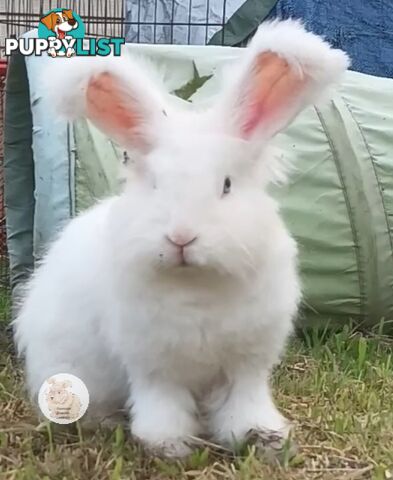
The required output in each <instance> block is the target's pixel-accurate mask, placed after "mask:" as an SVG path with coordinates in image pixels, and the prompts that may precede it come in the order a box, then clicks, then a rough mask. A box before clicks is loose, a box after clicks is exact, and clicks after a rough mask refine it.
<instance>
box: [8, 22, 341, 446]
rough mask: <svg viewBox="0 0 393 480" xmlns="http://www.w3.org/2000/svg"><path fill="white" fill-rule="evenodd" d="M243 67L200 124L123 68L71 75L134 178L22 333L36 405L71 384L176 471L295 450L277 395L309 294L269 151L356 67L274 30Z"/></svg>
mask: <svg viewBox="0 0 393 480" xmlns="http://www.w3.org/2000/svg"><path fill="white" fill-rule="evenodd" d="M283 38H285V40H284V43H285V45H284V46H283V45H282V39H283ZM284 47H285V48H284ZM276 49H277V52H279V53H273V52H276ZM287 50H289V53H288V52H287ZM249 51H250V53H249V55H248V56H246V59H245V61H244V63H243V67H242V68H241V69H240V73H239V75H235V76H234V78H233V82H231V84H230V86H229V88H228V89H227V92H226V93H225V94H224V95H223V97H222V101H221V103H220V102H218V104H217V106H216V107H215V108H213V109H211V110H208V111H206V112H185V111H182V110H181V109H178V108H177V107H174V106H173V105H172V104H171V102H167V100H166V97H165V94H164V93H163V92H160V90H159V88H158V87H157V86H156V85H155V84H153V83H150V81H149V79H148V77H145V76H144V75H143V72H141V71H139V68H134V67H135V65H132V64H131V65H129V64H128V62H127V61H126V62H125V65H123V64H121V63H118V62H115V61H113V60H110V61H109V60H106V61H105V62H107V63H105V62H96V63H91V64H89V63H87V64H86V63H84V64H82V63H78V66H77V67H74V69H72V68H70V67H68V66H67V81H68V82H70V83H71V84H72V85H74V89H71V90H72V91H74V95H75V98H71V99H68V103H66V104H64V105H62V108H63V110H64V109H66V108H67V107H68V108H70V107H69V106H70V105H72V108H76V107H75V105H76V106H78V107H80V108H81V110H82V111H81V112H79V114H85V115H87V116H88V117H89V118H90V119H92V120H93V121H94V122H95V123H96V125H98V126H99V127H100V128H102V129H103V130H104V131H106V132H107V133H108V134H110V135H111V136H113V137H114V138H115V139H116V140H117V141H118V142H119V143H121V144H122V145H125V146H126V147H132V148H133V151H134V157H133V158H134V174H135V175H134V177H133V178H132V179H129V181H128V182H127V184H126V186H125V189H124V192H123V193H122V194H121V195H120V196H118V197H114V198H112V199H108V200H106V201H104V202H102V203H101V204H99V205H98V206H96V207H93V208H92V209H91V210H89V211H88V212H85V213H84V214H82V215H81V216H80V217H78V218H76V219H74V220H72V221H71V222H70V224H69V225H68V226H67V227H66V228H65V230H64V231H63V233H62V234H61V235H60V237H59V239H58V240H57V241H56V242H55V243H54V244H53V246H52V248H51V249H50V251H49V253H48V255H47V256H46V258H45V259H44V262H43V265H42V266H41V267H40V268H39V269H38V271H37V273H36V275H35V277H34V278H33V280H32V281H31V283H30V286H29V289H28V294H27V297H26V300H25V302H24V304H23V306H22V309H21V311H20V314H19V316H18V318H17V320H16V338H17V342H18V346H19V349H20V350H21V351H23V352H24V353H25V355H26V368H27V378H28V383H29V387H30V390H31V392H32V394H33V395H35V394H36V393H37V391H38V389H39V387H40V385H41V383H42V382H43V381H44V380H45V379H46V378H48V377H49V376H51V375H53V374H56V373H71V374H74V375H76V376H78V377H80V378H81V379H82V380H83V381H84V382H85V383H86V385H87V388H88V390H89V393H90V406H89V410H88V413H90V415H91V416H92V417H94V416H105V415H108V414H111V413H112V412H113V410H116V409H118V408H123V407H125V406H127V407H128V408H129V409H130V417H131V429H132V432H133V434H134V435H135V436H137V437H139V438H140V439H142V440H143V441H144V442H145V443H146V444H147V445H148V446H149V447H151V448H161V449H163V450H164V452H165V453H166V454H168V455H183V454H184V453H187V452H188V447H187V445H186V444H187V441H189V439H190V437H192V436H197V435H200V434H207V433H209V434H212V435H213V437H214V439H216V440H217V441H219V442H222V443H224V444H233V443H234V442H235V443H236V442H239V441H243V440H244V439H246V438H247V435H248V432H250V431H253V432H255V431H256V432H260V433H261V434H263V432H265V433H266V432H269V431H274V432H276V433H277V434H278V435H280V436H282V437H285V436H286V434H287V432H288V425H287V423H286V421H285V419H284V418H283V417H282V416H281V415H280V413H279V412H278V411H277V409H276V407H275V406H274V403H273V401H272V399H271V395H270V389H269V384H268V377H269V374H270V372H271V369H272V366H273V365H274V363H276V362H277V361H278V359H279V356H280V354H281V353H282V351H283V348H284V345H285V342H286V340H287V338H288V335H289V333H290V332H291V329H292V321H293V318H294V316H295V315H296V310H297V305H298V302H299V299H300V287H299V281H298V277H297V272H296V245H295V243H294V241H293V240H292V238H291V237H290V235H289V234H288V232H287V231H286V228H285V227H284V225H283V223H282V221H281V219H280V215H279V211H278V208H277V205H276V203H275V202H274V201H273V200H272V199H271V198H270V196H269V195H268V193H266V189H265V187H266V185H267V184H268V183H269V181H270V180H271V178H270V176H271V172H272V168H271V163H272V162H273V158H272V157H271V155H270V153H269V149H268V148H266V146H265V144H266V142H267V140H268V139H269V138H270V137H271V136H273V135H274V134H275V133H276V132H277V131H279V130H280V129H281V128H283V127H284V126H285V125H286V124H287V123H288V122H289V121H290V120H291V119H292V118H293V117H294V116H295V115H296V113H297V112H298V111H299V110H300V109H301V108H302V107H303V106H304V105H305V104H307V103H309V102H310V101H312V100H313V99H314V97H315V96H316V95H317V94H319V93H320V91H322V90H324V89H325V87H326V86H327V85H329V84H330V83H331V82H332V81H334V80H336V78H337V77H338V76H339V75H340V73H342V71H343V70H345V68H346V66H347V60H346V57H345V55H344V54H342V52H339V51H336V50H330V48H329V47H328V46H327V45H326V44H324V43H323V42H322V40H320V39H318V38H317V37H315V36H313V35H312V34H308V33H306V32H305V31H304V30H303V29H302V27H301V26H300V25H299V24H297V23H295V22H290V21H289V22H284V23H282V24H280V23H277V24H273V25H268V26H267V27H264V35H262V30H261V33H259V32H258V34H257V35H256V39H255V40H254V41H253V44H252V45H251V47H250V50H249ZM83 61H84V62H86V59H83ZM71 62H73V61H72V60H71ZM108 62H109V63H108ZM58 74H59V82H61V79H62V74H61V72H58ZM129 90H130V91H129ZM78 95H79V96H78ZM74 113H75V112H74ZM273 170H274V169H273ZM202 417H203V419H204V420H206V422H202ZM264 442H265V440H263V442H262V443H264Z"/></svg>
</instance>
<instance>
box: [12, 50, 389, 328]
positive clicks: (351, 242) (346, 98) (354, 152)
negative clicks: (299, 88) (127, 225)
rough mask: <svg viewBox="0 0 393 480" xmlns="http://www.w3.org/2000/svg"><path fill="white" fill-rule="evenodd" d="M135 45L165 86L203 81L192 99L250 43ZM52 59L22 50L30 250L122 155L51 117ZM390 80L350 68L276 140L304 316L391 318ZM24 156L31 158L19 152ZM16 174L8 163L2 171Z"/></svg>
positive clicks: (108, 188)
mask: <svg viewBox="0 0 393 480" xmlns="http://www.w3.org/2000/svg"><path fill="white" fill-rule="evenodd" d="M207 49H208V52H209V54H208V55H206V52H207ZM134 52H137V53H138V54H142V55H146V56H148V57H150V58H151V59H152V60H153V61H154V62H156V63H157V64H158V65H159V67H160V69H161V70H162V71H163V73H164V75H165V79H166V83H167V88H168V91H171V92H173V91H176V92H181V91H182V88H181V87H184V85H188V86H190V84H191V85H192V84H193V82H194V83H195V85H197V87H195V91H194V92H193V95H192V96H191V98H189V100H190V101H192V102H193V103H195V104H203V103H209V101H210V100H211V97H212V96H213V95H214V94H216V93H217V92H218V89H219V84H220V77H222V76H223V75H225V68H224V67H225V66H226V65H227V64H228V63H231V62H233V60H235V59H236V58H237V57H238V56H240V55H241V54H242V52H243V51H242V50H241V49H234V48H229V47H224V48H223V47H197V46H143V45H127V48H126V49H125V51H124V54H126V55H127V54H133V53H134ZM48 61H50V59H48V58H44V57H42V58H39V57H30V58H29V59H28V60H27V70H28V76H29V83H30V98H31V109H32V114H33V150H34V167H35V201H36V205H35V213H34V225H33V230H34V246H33V248H34V254H35V257H39V255H40V252H41V251H42V248H43V247H44V246H45V245H46V244H47V243H48V242H49V241H50V240H51V239H52V238H53V236H54V235H55V233H56V231H57V230H58V229H59V228H60V226H61V225H62V224H63V223H64V221H65V220H67V218H69V216H72V215H74V214H75V213H77V212H78V211H81V210H84V209H85V208H88V207H89V206H90V205H91V204H93V203H94V202H96V201H97V200H98V199H100V198H103V197H105V196H108V195H110V194H112V193H113V192H115V191H117V190H118V189H119V188H121V186H120V184H119V180H118V177H119V173H118V171H119V165H120V164H121V162H122V159H123V152H122V151H120V150H119V149H118V148H117V147H115V146H114V145H113V144H112V143H111V142H110V141H109V140H108V139H107V138H105V137H104V136H103V135H102V134H101V133H100V132H98V131H97V130H96V129H95V128H94V127H93V126H92V125H90V124H89V123H88V122H87V121H85V120H80V121H78V122H75V123H74V124H72V125H66V124H61V123H57V124H56V126H55V125H54V124H53V118H51V116H50V115H48V110H49V111H50V106H48V105H46V103H45V92H44V91H42V86H41V82H40V75H41V74H42V73H41V72H42V69H43V64H44V63H45V62H48ZM195 67H196V69H195ZM196 71H197V74H198V75H199V78H198V81H195V75H196ZM10 75H11V76H12V72H11V73H10ZM201 78H202V79H203V81H200V79H201ZM392 88H393V81H392V80H390V79H385V78H378V77H372V76H367V75H363V74H359V73H355V72H348V73H347V75H346V77H345V80H344V83H343V85H342V86H341V87H340V88H339V90H337V91H336V92H335V93H334V94H333V95H332V97H331V99H330V100H329V101H328V102H326V103H325V104H324V105H323V106H320V107H312V108H309V109H307V110H306V111H305V112H303V113H302V114H301V115H300V116H299V117H298V118H297V119H296V121H295V122H294V124H293V125H292V126H291V127H290V128H288V129H287V131H285V132H284V133H282V134H280V135H278V136H277V137H276V140H275V141H276V145H277V146H278V147H279V148H280V149H281V150H282V152H283V155H284V156H285V157H286V158H287V159H288V160H289V161H290V162H291V163H292V164H293V165H294V169H293V171H292V173H291V175H290V180H289V182H288V184H287V185H285V186H281V187H275V188H274V189H273V194H274V195H275V196H276V197H277V199H278V200H279V203H280V205H281V208H282V212H283V215H284V217H285V220H286V223H287V225H288V228H289V229H290V231H291V232H292V234H293V235H294V237H295V238H296V240H297V241H298V244H299V249H300V272H301V276H302V280H303V286H304V302H303V305H302V308H301V312H300V315H299V319H300V321H301V322H302V324H307V325H318V326H321V325H322V326H324V325H326V323H327V322H331V324H332V325H334V324H338V325H343V324H344V323H346V322H348V321H349V320H350V319H352V320H353V321H355V322H357V323H359V324H362V325H363V326H366V327H373V326H375V325H377V324H379V322H380V321H381V319H384V320H385V322H389V321H391V320H392V319H393V236H392V226H393V161H392V157H393V143H392V138H393V97H392V95H391V93H390V92H391V91H392ZM188 90H189V88H188ZM174 101H175V99H174ZM177 101H180V100H178V99H177ZM8 121H9V118H6V122H8ZM53 149H55V152H53ZM20 161H21V162H23V161H24V158H23V155H22V154H21V158H20ZM13 163H14V165H16V163H17V162H13ZM10 175H11V173H10V171H8V172H7V178H6V181H7V182H9V181H11V180H10V179H11V178H12V175H11V176H10ZM8 215H9V216H10V215H11V218H9V227H10V228H9V245H10V249H11V251H13V252H15V251H16V250H15V249H16V238H17V237H18V235H17V232H18V229H19V230H20V229H21V228H22V227H23V228H26V229H27V228H29V225H27V224H26V225H24V226H22V225H17V223H18V222H16V221H15V218H13V212H12V211H11V210H8ZM22 221H23V219H20V222H22ZM23 228H22V229H23ZM18 248H20V246H18ZM25 248H26V247H25ZM21 252H22V250H21ZM11 260H12V262H11V263H12V265H11V267H12V269H13V271H14V272H16V271H18V270H20V268H21V265H22V263H23V261H22V254H21V256H20V258H18V256H16V255H15V254H14V256H13V258H12V259H11ZM277 301H279V299H277Z"/></svg>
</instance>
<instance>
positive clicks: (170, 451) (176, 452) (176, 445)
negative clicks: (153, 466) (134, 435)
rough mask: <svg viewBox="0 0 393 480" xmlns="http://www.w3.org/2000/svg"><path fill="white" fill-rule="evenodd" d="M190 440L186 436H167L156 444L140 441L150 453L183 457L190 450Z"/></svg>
mask: <svg viewBox="0 0 393 480" xmlns="http://www.w3.org/2000/svg"><path fill="white" fill-rule="evenodd" d="M191 443H192V441H191V439H190V440H189V441H188V440H187V438H182V437H178V438H168V439H166V440H163V441H162V442H160V443H158V444H149V443H146V442H143V441H142V444H143V445H144V446H145V447H146V448H147V450H149V452H150V453H152V454H153V455H155V456H157V457H165V458H179V459H180V458H184V457H187V455H189V454H190V453H191V452H192V445H191Z"/></svg>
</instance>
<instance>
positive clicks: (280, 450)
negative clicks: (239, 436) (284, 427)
mask: <svg viewBox="0 0 393 480" xmlns="http://www.w3.org/2000/svg"><path fill="white" fill-rule="evenodd" d="M245 441H246V443H247V444H248V445H254V446H255V449H256V454H257V456H259V457H261V458H262V459H263V460H265V461H267V462H268V463H277V462H279V463H281V464H283V463H285V462H286V461H288V460H290V459H291V458H293V457H295V456H296V454H297V446H296V443H295V442H294V441H293V440H292V438H291V436H290V435H288V434H286V433H283V432H282V431H275V430H260V429H251V430H249V431H248V433H247V435H246V438H245Z"/></svg>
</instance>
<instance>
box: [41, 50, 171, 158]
mask: <svg viewBox="0 0 393 480" xmlns="http://www.w3.org/2000/svg"><path fill="white" fill-rule="evenodd" d="M67 60H69V61H66V62H62V64H60V65H59V63H58V62H55V63H56V65H57V68H56V70H54V69H53V70H52V72H51V73H48V77H49V78H51V79H52V81H53V83H54V85H55V91H54V92H50V91H49V93H48V94H49V95H50V96H51V98H53V100H54V103H55V104H57V108H58V112H59V114H62V115H63V116H66V117H68V118H71V119H72V118H77V117H81V116H85V117H87V118H88V119H89V120H91V121H92V122H93V123H94V124H95V125H96V126H97V127H98V128H99V129H100V130H102V131H103V132H104V133H105V134H106V135H108V136H109V137H110V138H112V139H113V140H115V141H116V142H118V143H119V144H120V145H121V146H123V147H127V148H136V149H138V150H140V151H142V152H146V151H148V150H149V149H151V148H152V147H153V146H154V142H155V132H157V131H158V130H159V126H160V125H159V123H160V122H163V121H165V115H166V104H165V103H166V102H165V100H164V97H165V90H164V89H163V87H162V85H161V84H160V82H155V80H154V71H153V70H152V69H151V67H150V68H149V65H147V64H144V63H143V62H141V61H137V60H135V61H133V60H131V59H129V58H126V57H124V58H123V57H120V58H113V57H108V58H87V57H80V58H74V59H67ZM65 64H67V65H65ZM50 68H51V69H52V67H50ZM51 88H53V87H49V90H50V89H51Z"/></svg>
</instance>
